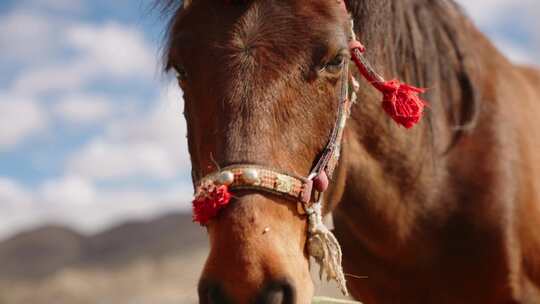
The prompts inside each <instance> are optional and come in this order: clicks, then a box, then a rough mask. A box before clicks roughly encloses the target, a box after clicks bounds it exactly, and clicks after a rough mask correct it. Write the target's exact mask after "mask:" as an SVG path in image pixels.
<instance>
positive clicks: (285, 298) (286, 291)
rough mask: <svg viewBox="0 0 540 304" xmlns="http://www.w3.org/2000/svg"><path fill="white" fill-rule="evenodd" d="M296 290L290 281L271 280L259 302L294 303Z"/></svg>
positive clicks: (265, 303) (274, 303)
mask: <svg viewBox="0 0 540 304" xmlns="http://www.w3.org/2000/svg"><path fill="white" fill-rule="evenodd" d="M295 302H296V300H295V290H294V287H293V286H292V285H291V284H290V283H289V282H288V281H286V280H285V281H274V282H270V283H269V284H268V285H266V287H265V288H264V289H263V291H262V292H261V293H260V295H259V297H258V298H257V302H256V303H257V304H294V303H295Z"/></svg>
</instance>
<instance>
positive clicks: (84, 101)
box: [53, 93, 114, 125]
mask: <svg viewBox="0 0 540 304" xmlns="http://www.w3.org/2000/svg"><path fill="white" fill-rule="evenodd" d="M53 111H54V113H55V114H56V116H57V117H58V118H60V119H62V120H64V121H67V122H69V123H72V124H77V125H85V124H92V123H100V122H104V121H105V120H106V119H107V118H110V117H111V116H113V114H114V107H113V101H111V100H109V99H107V98H106V97H104V96H99V95H92V94H81V93H75V94H70V95H68V96H65V97H63V98H62V99H61V100H60V101H58V103H57V104H56V105H55V106H54V109H53Z"/></svg>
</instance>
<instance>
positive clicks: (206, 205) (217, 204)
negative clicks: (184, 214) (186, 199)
mask: <svg viewBox="0 0 540 304" xmlns="http://www.w3.org/2000/svg"><path fill="white" fill-rule="evenodd" d="M197 193H198V194H197V195H196V196H195V199H194V200H193V221H194V222H196V223H199V224H201V225H206V224H208V222H209V221H210V220H211V219H213V218H214V217H216V215H217V214H218V212H219V210H221V209H222V208H224V207H225V206H227V205H228V204H229V202H230V201H231V193H230V192H229V188H228V187H227V186H225V185H223V186H215V185H213V184H211V185H207V186H201V187H200V188H199V189H198V190H197Z"/></svg>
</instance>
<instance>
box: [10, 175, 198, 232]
mask: <svg viewBox="0 0 540 304" xmlns="http://www.w3.org/2000/svg"><path fill="white" fill-rule="evenodd" d="M191 194H192V189H191V186H190V185H189V183H184V182H173V183H171V184H169V185H167V186H164V187H159V188H158V189H144V188H136V187H114V188H100V187H97V186H96V184H94V183H92V182H90V181H89V180H87V179H85V178H84V177H80V176H73V175H72V176H63V177H59V178H57V179H51V180H48V181H46V182H44V183H43V184H42V185H39V186H38V187H36V189H34V188H30V187H25V186H23V185H21V184H20V183H18V182H16V181H14V180H12V179H9V178H6V177H0V223H1V225H0V240H2V239H4V238H5V237H8V236H9V235H10V234H11V233H12V232H13V231H20V230H22V229H29V228H32V227H35V226H37V225H43V224H44V223H60V224H65V225H69V226H71V227H74V228H77V229H79V230H81V231H84V232H87V233H95V232H96V231H99V230H101V229H103V228H105V227H108V226H110V225H113V224H115V223H117V222H118V221H121V220H126V219H146V218H148V217H152V216H156V215H159V214H161V213H164V212H170V211H172V210H175V211H178V210H186V209H187V208H189V205H188V204H187V202H188V201H189V199H190V197H191Z"/></svg>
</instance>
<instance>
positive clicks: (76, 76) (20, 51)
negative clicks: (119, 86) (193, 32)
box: [0, 13, 158, 96]
mask: <svg viewBox="0 0 540 304" xmlns="http://www.w3.org/2000/svg"><path fill="white" fill-rule="evenodd" d="M7 18H8V21H6V23H8V24H7V25H8V27H6V30H0V45H2V48H0V52H1V53H0V54H1V55H2V57H4V56H5V57H8V56H17V58H18V60H19V61H22V62H24V63H25V64H24V65H23V66H24V68H23V69H22V70H21V71H20V73H18V76H17V78H15V79H14V81H13V84H12V86H13V89H12V90H13V91H15V92H17V93H18V94H24V95H26V96H38V95H40V94H43V93H50V92H65V91H74V90H76V89H79V90H82V89H83V88H84V87H85V86H87V85H90V84H92V83H95V82H99V81H102V82H103V81H111V80H113V81H126V80H128V81H129V80H133V79H145V80H148V79H152V77H153V76H154V75H155V74H156V71H157V67H158V64H157V62H158V61H157V51H154V50H155V49H156V48H152V47H150V46H149V44H148V42H147V41H146V40H145V39H144V35H143V33H142V31H140V30H139V29H137V28H135V27H132V26H129V25H123V24H119V23H114V22H109V23H105V24H100V25H96V24H82V23H73V22H67V21H65V20H63V21H57V20H55V19H54V18H52V17H45V16H40V15H37V17H36V16H34V15H29V14H19V13H13V14H10V15H8V16H7ZM28 24H29V25H28ZM60 24H61V25H62V26H60ZM1 25H2V21H0V26H1ZM19 27H21V28H22V30H23V35H22V36H21V37H19V33H18V28H19ZM0 28H2V27H0ZM36 28H37V29H36ZM29 41H32V43H31V44H29ZM53 51H54V52H53ZM64 53H66V54H69V55H65V54H64ZM0 59H2V58H0ZM2 60H6V59H5V58H4V59H2Z"/></svg>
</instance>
